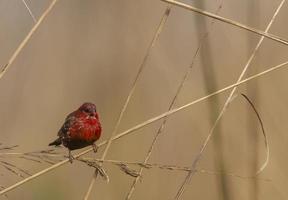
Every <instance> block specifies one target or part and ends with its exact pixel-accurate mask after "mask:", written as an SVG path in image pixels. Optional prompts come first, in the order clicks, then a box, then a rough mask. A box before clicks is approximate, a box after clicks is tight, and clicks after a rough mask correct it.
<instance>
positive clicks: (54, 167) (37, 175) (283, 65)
mask: <svg viewBox="0 0 288 200" xmlns="http://www.w3.org/2000/svg"><path fill="white" fill-rule="evenodd" d="M287 65H288V61H287V62H284V63H282V64H279V65H276V66H274V67H272V68H269V69H267V70H265V71H262V72H260V73H257V74H255V75H252V76H250V77H248V78H246V79H244V80H242V81H240V82H237V83H234V84H232V85H229V86H227V87H225V88H222V89H220V90H217V91H216V92H213V93H211V94H208V95H206V96H204V97H201V98H199V99H197V100H194V101H192V102H190V103H188V104H185V105H183V106H181V107H178V108H175V109H172V110H170V111H167V112H165V113H162V114H161V115H158V116H156V117H153V118H151V119H149V120H146V121H145V122H143V123H140V124H138V125H136V126H134V127H132V128H130V129H128V130H126V131H124V132H122V133H120V134H118V135H116V136H114V137H113V139H112V140H113V141H114V140H118V139H120V138H122V137H124V136H127V135H129V134H130V133H132V132H134V131H136V130H138V129H140V128H143V127H145V126H147V125H149V124H151V123H153V122H156V121H158V120H160V119H163V118H164V117H166V116H169V115H173V114H175V113H177V112H179V111H181V110H185V109H187V108H188V107H190V106H192V105H194V104H197V103H200V102H202V101H204V100H206V99H209V98H211V97H213V96H215V95H218V94H221V93H223V92H225V91H228V90H230V89H232V88H234V87H235V86H239V85H242V84H244V83H246V82H248V81H251V80H253V79H256V78H259V77H261V76H264V75H266V74H269V73H271V72H273V71H275V70H280V69H282V68H284V67H286V66H287ZM107 143H108V141H107V140H106V141H103V142H101V143H100V144H98V146H99V147H101V146H103V145H105V144H107ZM92 150H93V148H88V149H86V150H84V151H82V152H80V153H78V154H76V155H74V158H79V157H80V156H83V155H85V154H87V153H89V152H91V151H92ZM68 162H69V159H65V160H63V161H61V162H59V163H56V164H55V165H52V166H50V167H48V168H46V169H44V170H41V171H39V172H38V173H35V174H33V175H32V176H30V177H28V178H25V179H23V180H22V181H19V182H17V183H15V184H13V185H11V186H9V187H7V188H5V189H4V190H1V191H0V195H3V194H5V193H7V192H9V191H11V190H13V189H15V188H17V187H19V186H20V185H22V184H24V183H27V182H29V181H31V180H33V179H35V178H37V177H39V176H41V175H43V174H46V173H47V172H49V171H51V170H54V169H56V168H58V167H60V166H62V165H64V164H66V163H68Z"/></svg>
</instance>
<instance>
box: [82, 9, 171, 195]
mask: <svg viewBox="0 0 288 200" xmlns="http://www.w3.org/2000/svg"><path fill="white" fill-rule="evenodd" d="M170 10H171V6H168V7H167V8H166V10H165V12H164V14H163V15H162V18H161V21H160V23H159V25H158V27H157V29H156V31H155V34H154V36H153V39H152V41H151V43H150V45H149V47H148V49H147V51H146V54H145V56H144V59H143V61H142V63H141V65H140V67H139V70H138V73H137V75H136V78H135V80H134V83H133V84H132V88H131V90H130V92H129V94H128V96H127V99H126V101H125V103H124V106H123V107H122V109H121V112H120V115H119V117H118V120H117V123H116V125H115V127H114V130H113V132H112V134H111V136H110V138H109V140H108V143H107V145H106V147H105V149H104V152H103V154H102V156H101V159H104V158H105V157H106V155H107V152H108V150H109V148H110V146H111V144H112V139H113V136H114V135H115V134H116V133H117V131H118V128H119V125H120V122H121V120H122V118H123V115H124V113H125V111H126V109H127V106H128V104H129V102H130V99H131V97H132V95H133V93H134V91H135V88H136V84H137V82H138V80H139V78H140V75H141V74H142V71H143V69H144V67H145V66H146V63H147V60H148V58H149V56H150V54H151V52H152V49H153V47H154V46H155V44H156V41H157V40H158V38H159V36H160V34H161V32H162V30H163V28H164V25H165V24H166V21H167V19H168V17H169V14H170ZM96 170H97V169H96ZM98 171H99V170H98ZM97 174H98V173H94V175H93V177H92V179H91V181H90V184H89V186H88V190H87V192H86V194H85V196H84V199H85V200H87V199H88V198H89V196H90V193H91V191H92V188H93V185H94V183H95V181H96V178H97Z"/></svg>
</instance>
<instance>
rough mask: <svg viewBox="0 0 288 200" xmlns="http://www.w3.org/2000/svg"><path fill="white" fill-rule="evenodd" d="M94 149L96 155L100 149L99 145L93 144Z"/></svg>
mask: <svg viewBox="0 0 288 200" xmlns="http://www.w3.org/2000/svg"><path fill="white" fill-rule="evenodd" d="M92 147H93V151H94V153H96V152H97V151H98V148H99V147H98V146H97V144H92Z"/></svg>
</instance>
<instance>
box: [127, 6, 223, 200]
mask: <svg viewBox="0 0 288 200" xmlns="http://www.w3.org/2000/svg"><path fill="white" fill-rule="evenodd" d="M222 4H223V1H221V2H220V3H219V6H218V8H217V9H216V12H215V13H216V14H218V13H219V12H220V10H221V8H222ZM214 23H215V20H213V21H212V22H211V26H212V25H213V24H214ZM208 35H209V31H207V32H206V33H204V35H203V37H202V38H201V40H200V43H199V45H198V47H197V49H196V52H195V53H194V56H193V58H192V62H191V64H190V66H189V67H188V68H187V71H186V72H185V74H184V76H183V78H182V80H181V82H180V84H179V86H178V88H177V90H176V94H175V95H174V97H173V98H172V101H171V103H170V105H169V108H168V111H169V110H171V109H172V108H173V106H174V104H175V102H176V99H177V97H178V95H179V93H180V91H181V90H182V88H183V86H184V83H185V82H186V80H187V78H188V77H189V74H190V72H191V70H192V68H193V66H194V62H195V60H196V57H197V56H198V55H199V52H200V50H201V48H202V46H203V45H204V42H205V39H206V38H207V37H208ZM166 122H167V117H165V118H164V119H163V122H162V124H161V125H160V127H159V129H158V131H157V133H156V135H155V136H154V138H153V141H152V143H151V146H150V148H149V150H148V152H147V154H146V156H145V158H144V162H143V163H144V164H145V163H147V162H148V160H149V158H150V156H151V154H152V151H153V149H154V146H155V144H156V141H157V140H158V137H159V136H160V134H161V133H162V131H163V130H164V128H165V125H166ZM143 167H144V166H143ZM143 167H140V169H139V171H138V173H139V176H137V177H135V179H134V180H133V183H132V185H131V187H130V190H129V192H128V194H127V196H126V200H129V199H131V197H132V195H133V192H134V191H135V188H136V185H137V183H138V181H139V180H141V179H140V178H141V177H142V176H141V175H142V172H143Z"/></svg>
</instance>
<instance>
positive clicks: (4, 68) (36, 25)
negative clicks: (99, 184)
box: [0, 0, 57, 79]
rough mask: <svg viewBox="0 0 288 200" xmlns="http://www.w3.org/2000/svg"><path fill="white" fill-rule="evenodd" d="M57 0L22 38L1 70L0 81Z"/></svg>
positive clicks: (55, 0) (54, 0)
mask: <svg viewBox="0 0 288 200" xmlns="http://www.w3.org/2000/svg"><path fill="white" fill-rule="evenodd" d="M56 2H57V0H53V1H52V2H51V3H50V5H49V6H48V8H47V9H46V10H45V11H44V12H43V14H42V15H41V17H40V18H39V20H38V21H37V23H35V25H34V26H33V28H32V29H31V30H30V32H29V33H28V35H27V36H26V37H25V38H24V40H23V41H22V42H21V43H20V45H19V46H18V48H17V49H16V50H15V52H14V53H13V54H12V56H11V58H10V59H9V60H8V63H7V64H6V65H4V67H3V68H2V70H1V72H0V79H1V78H2V77H3V76H4V74H5V73H6V72H7V70H8V69H9V67H10V66H11V65H12V63H13V62H14V60H15V59H16V58H17V56H18V55H19V53H20V52H21V50H22V49H23V48H24V47H25V46H26V44H27V42H28V41H29V40H30V38H31V37H32V35H33V34H34V33H35V31H36V30H37V29H38V27H39V26H40V24H41V23H42V21H43V20H44V19H45V17H46V16H47V15H48V14H49V13H50V11H51V10H52V8H53V7H54V5H55V4H56Z"/></svg>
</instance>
